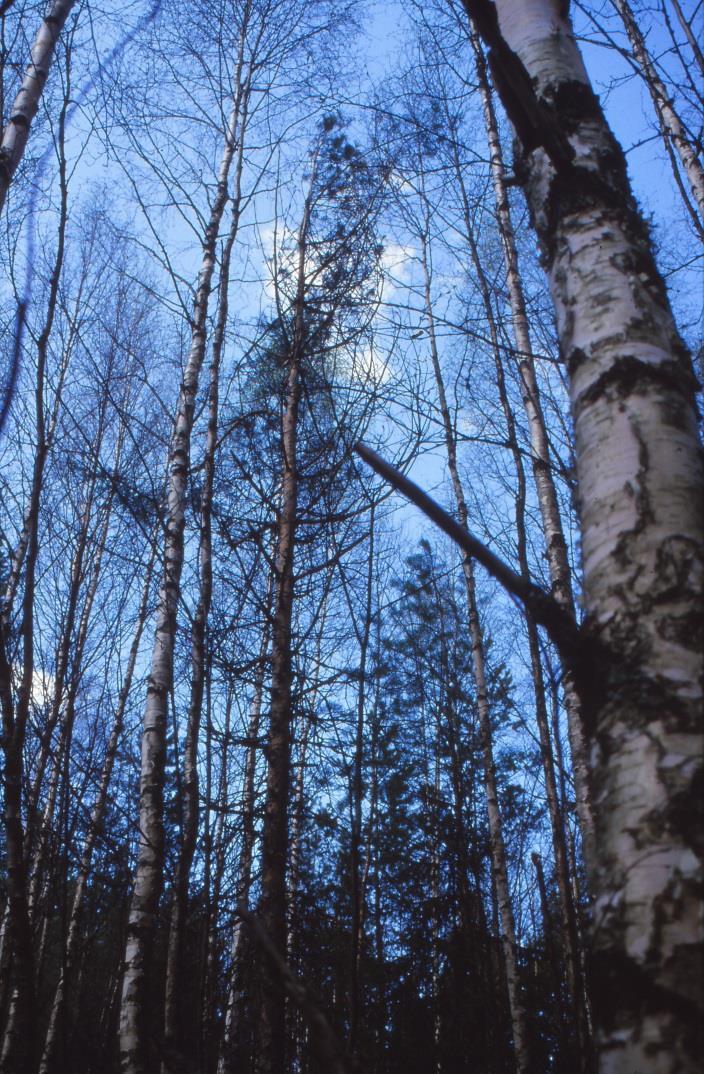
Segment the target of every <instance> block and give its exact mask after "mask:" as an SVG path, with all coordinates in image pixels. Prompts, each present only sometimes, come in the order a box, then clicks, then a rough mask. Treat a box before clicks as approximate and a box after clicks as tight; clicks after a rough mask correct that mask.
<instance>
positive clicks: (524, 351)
mask: <svg viewBox="0 0 704 1074" xmlns="http://www.w3.org/2000/svg"><path fill="white" fill-rule="evenodd" d="M470 41H471V44H472V48H473V52H474V58H475V64H476V72H477V82H478V85H479V92H480V95H481V99H482V108H483V112H484V124H485V127H486V133H487V141H488V145H489V161H490V166H491V176H492V183H493V187H494V200H495V205H496V216H497V220H498V224H499V232H500V235H501V243H502V247H503V252H504V261H505V265H506V282H507V289H508V295H509V302H510V306H511V317H512V321H513V334H514V339H515V342H516V357H517V364H518V373H519V378H520V387H521V398H522V401H523V407H524V410H525V414H526V418H527V421H528V431H529V435H530V443H531V450H532V458H531V463H532V468H533V477H534V480H535V486H536V489H537V492H538V504H539V507H540V517H541V520H542V524H543V533H544V537H545V552H546V556H547V562H548V568H549V571H550V580H551V582H552V594H553V596H554V597H555V599H556V600H557V601H559V603H560V605H561V606H562V607H563V608H564V609H565V610H566V611H567V612H569V613H570V614H571V615H572V616H574V615H575V606H574V597H573V593H572V576H571V570H570V562H569V556H568V552H567V542H566V540H565V535H564V530H563V526H562V518H561V515H560V507H559V502H558V496H557V489H556V487H555V481H554V478H553V473H552V463H551V458H550V454H551V453H550V444H549V440H548V435H547V428H546V425H545V416H544V414H543V407H542V403H541V398H540V389H539V386H538V378H537V376H536V370H535V362H534V359H533V347H532V342H531V336H530V327H529V321H528V312H527V309H526V302H525V295H524V293H523V285H522V283H521V275H520V270H519V264H518V251H517V249H516V238H515V234H514V230H513V222H512V219H511V207H510V202H509V196H508V187H507V185H506V169H505V167H504V161H503V154H502V151H501V140H500V138H499V129H498V124H497V122H496V113H495V111H494V103H493V99H492V94H491V89H490V86H489V79H488V76H487V70H486V62H485V60H484V54H483V52H482V50H481V46H480V44H479V40H478V38H477V35H476V32H475V31H474V29H473V28H472V26H471V24H470ZM563 692H564V697H565V708H566V711H567V729H568V736H569V743H570V753H571V756H572V770H573V772H574V782H575V799H576V803H577V815H578V817H579V822H580V829H581V833H582V840H583V845H584V856H585V859H586V860H587V862H590V861H591V860H592V857H593V844H594V813H593V809H592V800H591V789H590V776H589V765H588V753H587V745H586V739H585V734H584V728H583V725H582V715H581V709H580V702H579V697H578V696H577V690H576V687H575V684H574V681H573V678H572V676H571V674H570V673H569V672H567V673H566V674H565V677H564V682H563Z"/></svg>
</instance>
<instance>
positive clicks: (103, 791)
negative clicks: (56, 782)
mask: <svg viewBox="0 0 704 1074" xmlns="http://www.w3.org/2000/svg"><path fill="white" fill-rule="evenodd" d="M155 538H156V534H155ZM155 558H156V540H155V541H154V544H153V546H152V553H151V557H150V560H149V564H148V566H147V573H146V576H145V580H144V587H143V589H142V598H141V601H140V605H139V610H138V612H137V621H136V624H135V630H134V636H133V638H132V644H131V646H130V651H129V654H128V657H127V666H126V668H125V675H124V679H123V683H122V689H121V690H120V693H119V696H118V699H117V705H116V707H115V715H114V717H113V724H112V728H111V731H110V738H109V739H108V744H107V748H106V751H105V759H104V761H103V769H102V772H101V776H100V785H99V788H98V794H97V796H96V799H95V802H94V804H93V809H92V811H91V816H90V821H89V825H88V831H87V834H86V840H85V843H84V845H83V852H82V854H81V861H80V866H79V871H78V876H77V879H76V888H75V892H74V896H73V903H72V905H71V916H70V919H69V925H68V935H67V939H66V947H65V951H64V955H63V960H62V964H61V971H60V975H59V981H58V984H57V986H56V991H55V992H54V999H53V1002H52V1005H51V1012H50V1015H49V1024H48V1028H47V1032H46V1038H45V1041H44V1050H43V1053H42V1058H41V1063H40V1066H39V1074H51V1071H52V1070H57V1069H60V1066H61V1063H60V1061H59V1059H58V1057H57V1054H56V1052H57V1047H58V1044H59V1040H60V1036H61V1030H62V1025H64V1024H65V1021H66V1020H68V1018H69V1017H70V1015H69V1014H68V1013H67V1012H66V1003H67V999H68V990H69V988H70V987H71V979H72V977H73V976H74V973H75V968H76V963H77V958H78V954H79V951H78V948H79V941H80V932H79V928H80V924H81V911H82V908H83V900H84V898H85V893H86V885H87V883H88V877H89V876H90V870H91V863H92V859H93V850H94V848H95V844H96V842H97V840H98V839H99V837H100V835H101V833H102V830H103V820H104V818H105V810H106V807H107V802H108V791H109V788H110V781H111V779H112V772H113V768H114V766H115V758H116V756H117V750H118V747H119V744H120V740H121V738H122V729H123V726H124V720H125V709H126V707H127V702H128V700H129V696H130V692H131V689H132V680H133V677H134V671H135V666H136V663H137V655H138V653H139V645H140V642H141V639H142V633H143V631H144V625H145V623H146V619H147V608H148V604H149V595H150V591H151V583H152V577H153V573H154V561H155Z"/></svg>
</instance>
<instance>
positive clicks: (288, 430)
mask: <svg viewBox="0 0 704 1074" xmlns="http://www.w3.org/2000/svg"><path fill="white" fill-rule="evenodd" d="M313 173H314V174H313V177H312V178H311V180H310V187H309V194H308V196H307V198H306V202H305V205H304V209H303V218H302V221H301V226H300V229H299V234H298V273H297V281H298V282H297V294H296V299H295V308H294V327H293V338H292V340H291V345H290V354H289V356H288V373H287V379H286V389H285V399H284V411H283V415H282V426H281V444H282V455H283V459H282V462H283V471H282V475H281V508H280V511H279V518H278V525H277V535H278V547H277V553H276V567H275V571H276V584H275V594H274V615H273V620H272V634H271V710H270V717H269V743H268V747H267V762H268V768H267V787H266V806H265V812H264V831H263V836H262V895H261V907H260V912H261V918H262V923H263V925H264V928H265V929H266V931H267V933H268V934H269V937H270V939H271V941H272V943H273V944H274V946H275V947H276V948H277V950H278V951H279V952H280V954H281V956H282V958H285V954H286V938H287V914H286V901H287V900H286V862H287V857H288V805H289V784H290V778H291V721H292V713H291V685H292V678H293V669H292V664H291V619H292V614H293V593H294V575H293V560H294V549H295V541H296V525H297V514H298V466H297V460H296V446H297V440H298V407H299V403H300V398H301V370H300V363H301V359H302V353H301V348H302V345H303V334H304V319H303V318H304V298H305V268H306V250H307V244H308V227H309V222H310V213H311V205H312V198H313V186H314V175H315V166H314V168H313ZM263 976H264V984H263V999H262V1007H261V1016H260V1051H259V1055H258V1057H257V1070H258V1072H259V1074H284V1071H285V1057H286V1041H285V1034H286V997H285V992H284V987H283V982H282V981H281V979H280V977H279V975H278V974H277V973H276V970H275V969H274V968H273V967H272V966H271V965H269V964H267V965H265V966H264V967H263Z"/></svg>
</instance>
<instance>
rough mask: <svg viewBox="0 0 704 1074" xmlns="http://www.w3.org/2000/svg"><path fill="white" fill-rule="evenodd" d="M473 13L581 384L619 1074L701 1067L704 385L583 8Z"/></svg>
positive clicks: (600, 976)
mask: <svg viewBox="0 0 704 1074" xmlns="http://www.w3.org/2000/svg"><path fill="white" fill-rule="evenodd" d="M466 6H467V8H468V10H469V12H470V14H471V15H472V16H473V17H474V18H475V20H476V23H477V25H478V27H479V29H480V32H481V33H482V35H483V37H484V39H485V41H486V42H487V44H488V45H489V46H490V50H491V51H490V54H489V55H490V61H491V62H492V69H493V71H494V74H495V77H496V79H497V81H498V85H499V89H500V92H501V95H502V100H503V101H504V104H505V106H506V109H507V112H508V114H509V117H510V118H511V120H512V122H513V123H514V126H515V127H516V130H517V133H518V135H519V137H520V139H521V142H522V152H521V156H520V167H521V168H522V169H524V171H523V174H524V175H525V182H526V193H527V196H528V199H529V203H530V206H531V210H532V214H533V220H534V224H535V227H536V230H537V232H538V236H539V238H540V240H541V244H542V248H543V253H544V258H545V266H546V269H547V272H548V277H549V281H550V287H551V292H552V297H553V301H554V303H555V309H556V312H557V319H558V330H559V334H560V342H561V346H562V352H563V358H564V361H565V364H566V368H567V370H568V373H569V378H570V397H571V404H572V413H573V419H574V424H575V441H576V459H577V478H578V485H579V506H580V519H581V531H582V554H583V572H584V594H585V605H586V610H587V613H588V620H587V623H588V633H587V637H589V638H590V639H591V642H592V643H593V644H594V645H596V646H597V647H598V650H599V653H600V654H601V655H600V657H599V658H598V664H597V667H598V672H596V671H595V672H593V674H598V676H599V679H600V681H599V683H598V684H594V683H591V684H585V688H583V703H584V704H585V706H586V712H585V719H586V720H587V726H588V728H589V732H590V736H591V738H592V743H593V754H592V764H593V777H594V791H595V808H596V816H597V840H596V848H597V849H596V860H595V862H594V863H593V867H594V893H595V904H594V925H593V930H592V952H591V961H592V973H593V978H594V982H595V988H594V995H595V1000H596V1005H595V1019H596V1030H597V1044H598V1048H599V1053H600V1064H601V1070H602V1071H604V1072H609V1074H611V1072H621V1071H627V1070H628V1071H631V1070H633V1069H634V1068H637V1067H647V1069H649V1070H652V1071H654V1072H661V1071H662V1072H665V1071H668V1072H669V1071H674V1070H692V1071H693V1070H694V1069H695V1067H696V1063H697V1062H698V1058H697V1056H698V1054H700V1047H701V1044H700V1042H699V1041H698V1039H697V1038H698V1029H697V1025H696V1023H697V1012H699V1011H701V1007H702V981H701V975H700V974H699V972H698V971H694V970H693V967H694V966H695V965H696V964H697V963H698V962H699V964H701V963H700V953H701V935H700V932H699V925H698V920H697V913H698V911H697V901H698V894H697V892H698V891H700V890H701V889H700V884H701V846H700V842H699V834H698V833H699V832H700V830H701V829H700V827H699V817H698V815H697V810H696V809H695V808H693V806H692V805H691V803H694V802H695V801H696V800H697V791H696V787H697V786H698V785H699V784H700V781H701V756H700V743H701V739H700V728H699V715H698V713H699V712H700V706H701V699H702V697H701V685H700V683H701V671H702V647H701V645H700V644H699V641H698V637H699V634H698V624H699V623H700V621H701V619H700V605H699V604H698V602H699V596H698V594H699V585H700V578H701V573H700V572H701V564H702V551H703V532H702V502H704V497H702V482H703V477H702V467H701V456H700V450H699V445H698V442H697V433H696V410H695V406H694V388H695V383H694V379H693V376H692V371H691V365H690V361H689V355H688V353H687V350H686V348H685V347H684V345H683V343H682V341H681V339H680V337H679V335H678V332H677V329H676V327H675V323H674V319H673V316H672V312H671V309H670V306H669V302H668V297H667V292H666V289H665V285H664V283H663V280H662V277H661V276H660V274H659V272H658V269H657V266H656V263H655V258H654V253H653V249H652V245H651V242H650V236H649V233H648V229H647V226H646V225H645V223H644V222H643V220H642V217H641V216H640V214H639V212H638V208H637V205H636V203H635V200H634V197H633V194H632V192H631V189H630V185H629V182H628V177H627V173H626V165H625V160H624V157H623V153H622V151H621V149H620V147H619V146H618V144H617V142H616V141H615V139H614V137H613V134H612V133H611V131H610V129H609V127H608V125H607V123H606V120H605V118H604V115H603V112H602V110H601V107H600V104H599V101H598V99H597V97H596V96H595V94H594V92H593V90H592V89H591V86H590V83H589V78H588V75H587V73H586V71H585V68H584V64H583V61H582V58H581V56H580V53H579V50H578V48H577V45H576V42H575V40H574V37H573V34H572V30H571V26H570V24H569V21H568V18H567V16H566V13H565V11H564V9H561V8H559V7H558V6H557V5H556V4H554V3H552V2H551V0H544V2H538V3H534V4H528V3H526V2H525V0H499V2H498V3H497V5H496V8H494V7H493V5H491V4H484V3H475V2H472V0H468V3H467V5H466ZM518 87H521V88H520V89H519V88H518ZM607 520H608V523H607ZM699 1025H701V1020H699Z"/></svg>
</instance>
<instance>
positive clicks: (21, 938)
mask: <svg viewBox="0 0 704 1074" xmlns="http://www.w3.org/2000/svg"><path fill="white" fill-rule="evenodd" d="M67 107H68V96H66V97H65V99H64V103H63V107H62V110H61V114H60V117H59V131H58V151H59V184H60V191H61V201H60V207H59V231H58V242H57V250H56V258H55V261H54V266H53V270H52V275H51V280H50V283H49V299H48V304H47V313H46V317H45V320H44V325H43V328H42V331H41V334H40V336H39V339H38V341H37V376H36V381H35V391H34V399H35V427H36V447H35V456H34V466H33V470H32V481H31V486H30V496H29V502H28V505H27V510H26V513H25V525H24V527H23V531H22V534H21V535H20V541H19V545H18V549H17V550H16V553H15V556H14V557H13V563H12V567H11V572H10V578H9V582H8V587H7V591H6V594H5V600H4V601H3V608H2V614H1V615H0V705H1V707H2V719H3V749H4V753H5V780H4V781H5V800H4V819H5V839H6V854H7V877H8V881H7V884H8V925H9V929H8V930H7V935H8V937H9V940H10V943H11V945H12V950H13V979H14V985H13V991H12V995H11V1000H10V1009H9V1012H8V1018H7V1024H6V1028H5V1036H4V1040H3V1046H2V1055H1V1056H0V1070H2V1071H5V1070H6V1071H7V1072H8V1074H11V1072H12V1074H14V1072H15V1071H17V1072H22V1071H23V1070H24V1069H25V1064H27V1063H28V1062H29V1043H30V1041H29V1036H28V1025H29V1019H30V1017H31V1009H32V1005H33V987H34V969H33V958H32V948H31V932H30V922H29V909H28V902H27V859H26V850H25V833H24V830H23V821H22V777H23V750H24V741H25V734H26V728H27V721H28V718H29V707H30V702H31V694H32V681H33V678H34V596H35V586H36V571H37V560H38V557H39V507H40V499H41V492H42V487H43V483H44V470H45V464H46V459H47V456H48V452H49V446H50V440H49V438H48V436H47V427H46V416H45V409H44V408H45V401H44V393H45V382H46V363H47V356H48V347H49V339H50V337H51V331H52V328H53V325H54V319H55V316H56V309H57V305H58V295H59V284H60V280H61V273H62V269H63V263H64V250H65V239H66V223H67V220H68V182H67V172H66V155H65V138H64V134H65V120H66V109H67ZM1 171H2V169H1V168H0V172H1ZM6 189H7V188H6V187H5V191H6ZM1 191H2V186H1V177H0V192H1ZM1 206H2V196H1V193H0V208H1ZM56 405H57V406H58V400H57V404H56ZM55 413H56V411H55ZM23 565H24V568H25V583H24V593H23V596H22V621H21V628H20V634H21V638H22V649H23V655H22V676H21V681H20V685H19V689H18V691H17V698H16V702H15V699H14V698H13V685H12V666H11V660H12V657H11V655H10V652H9V637H8V629H9V623H10V616H11V613H12V607H13V602H14V598H15V593H16V588H17V585H18V580H19V575H20V572H21V570H22V566H23Z"/></svg>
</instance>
